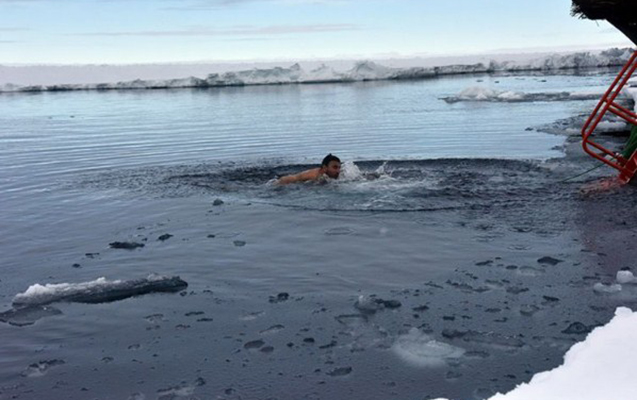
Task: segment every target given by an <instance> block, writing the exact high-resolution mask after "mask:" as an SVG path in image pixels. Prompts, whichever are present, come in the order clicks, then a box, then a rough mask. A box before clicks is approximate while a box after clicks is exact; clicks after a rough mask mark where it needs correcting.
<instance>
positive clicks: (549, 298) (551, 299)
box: [542, 296, 560, 302]
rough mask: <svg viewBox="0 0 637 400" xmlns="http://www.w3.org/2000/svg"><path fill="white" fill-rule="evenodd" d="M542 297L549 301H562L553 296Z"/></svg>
mask: <svg viewBox="0 0 637 400" xmlns="http://www.w3.org/2000/svg"><path fill="white" fill-rule="evenodd" d="M542 298H543V299H544V300H546V301H548V302H556V301H560V299H558V298H557V297H551V296H542Z"/></svg>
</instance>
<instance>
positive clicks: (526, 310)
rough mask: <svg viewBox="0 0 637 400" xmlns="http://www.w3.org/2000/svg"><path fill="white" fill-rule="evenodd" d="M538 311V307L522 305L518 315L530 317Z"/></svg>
mask: <svg viewBox="0 0 637 400" xmlns="http://www.w3.org/2000/svg"><path fill="white" fill-rule="evenodd" d="M538 311H540V307H538V306H536V305H534V304H531V305H523V306H522V307H520V314H522V315H524V316H525V317H530V316H532V315H533V314H535V313H536V312H538Z"/></svg>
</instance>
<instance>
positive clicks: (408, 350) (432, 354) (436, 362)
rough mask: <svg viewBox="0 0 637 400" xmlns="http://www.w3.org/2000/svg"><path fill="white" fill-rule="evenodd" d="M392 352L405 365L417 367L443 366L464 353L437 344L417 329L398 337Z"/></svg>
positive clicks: (448, 345) (460, 350) (445, 344)
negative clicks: (405, 363) (404, 362)
mask: <svg viewBox="0 0 637 400" xmlns="http://www.w3.org/2000/svg"><path fill="white" fill-rule="evenodd" d="M392 351H393V352H394V353H395V354H396V355H397V356H398V357H400V358H401V359H403V360H404V361H406V362H407V363H409V364H412V365H415V366H419V367H437V366H443V365H445V364H446V363H447V361H449V360H454V359H458V358H460V357H462V356H463V354H464V353H465V350H464V349H463V348H461V347H456V346H453V345H451V344H448V343H444V342H439V341H437V340H435V339H434V338H432V337H431V336H429V335H427V334H425V333H423V332H421V331H420V330H418V329H417V328H412V329H410V330H409V332H408V333H407V334H405V335H401V336H399V337H398V338H397V339H396V341H395V342H394V345H393V346H392Z"/></svg>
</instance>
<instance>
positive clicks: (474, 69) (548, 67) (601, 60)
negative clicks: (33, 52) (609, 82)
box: [0, 49, 632, 93]
mask: <svg viewBox="0 0 637 400" xmlns="http://www.w3.org/2000/svg"><path fill="white" fill-rule="evenodd" d="M631 54H632V50H631V49H610V50H606V51H602V52H599V53H591V52H580V53H573V54H566V55H563V54H561V55H550V56H545V57H541V58H538V59H535V60H531V61H528V62H515V61H503V62H498V61H490V62H488V63H476V64H459V65H446V66H438V67H408V68H404V67H403V68H401V67H395V68H392V67H386V66H383V65H380V64H378V63H375V62H373V61H361V62H358V63H356V64H355V65H354V66H353V67H352V68H351V69H349V70H345V71H337V70H335V69H334V68H333V67H329V66H327V65H322V66H320V67H318V68H314V69H311V70H309V71H306V70H304V69H303V68H302V67H301V66H300V65H299V64H294V65H292V66H290V67H288V68H285V67H273V68H265V69H259V68H253V69H248V70H243V71H231V72H222V73H213V74H209V75H208V76H207V77H206V78H196V77H189V78H182V79H168V80H142V79H137V80H132V81H122V82H115V83H108V82H107V83H97V84H57V85H36V86H20V85H14V84H11V83H7V84H4V85H1V86H0V93H1V92H45V91H73V90H131V89H175V88H215V87H227V86H248V85H279V84H311V83H344V82H361V81H379V80H408V79H427V78H434V77H438V76H445V75H457V74H469V73H493V72H516V71H545V72H548V71H555V70H563V69H585V68H598V67H612V66H619V65H623V64H624V63H625V62H626V61H627V60H628V58H629V57H630V55H631Z"/></svg>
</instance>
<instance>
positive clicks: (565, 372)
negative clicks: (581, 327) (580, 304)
mask: <svg viewBox="0 0 637 400" xmlns="http://www.w3.org/2000/svg"><path fill="white" fill-rule="evenodd" d="M635 360H637V312H633V311H631V310H630V309H628V308H625V307H620V308H618V309H617V310H616V311H615V317H614V318H613V319H612V320H611V321H610V322H609V323H608V324H606V325H604V326H601V327H598V328H595V329H594V330H593V331H592V332H591V333H590V334H589V335H588V336H587V337H586V339H585V340H584V341H583V342H580V343H577V344H575V345H574V346H573V347H571V348H570V350H569V351H568V352H567V353H566V355H565V356H564V363H563V364H562V365H561V366H559V367H557V368H555V369H553V370H550V371H545V372H540V373H538V374H535V375H534V376H533V378H532V379H531V381H530V382H529V383H522V384H520V385H519V386H518V387H516V388H515V389H513V390H512V391H511V392H509V393H507V394H497V395H495V396H493V397H491V398H490V399H489V400H538V399H542V400H565V399H569V400H570V399H573V400H600V399H613V400H634V399H635V393H637V381H636V380H635V379H634V370H635V365H636V363H637V361H635ZM437 400H444V399H437Z"/></svg>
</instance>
